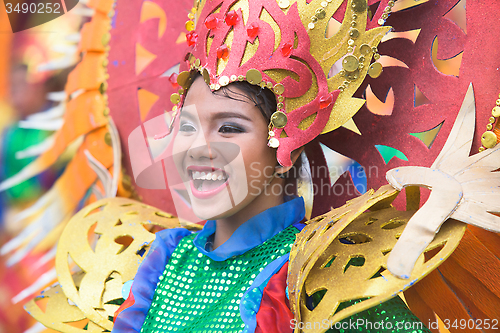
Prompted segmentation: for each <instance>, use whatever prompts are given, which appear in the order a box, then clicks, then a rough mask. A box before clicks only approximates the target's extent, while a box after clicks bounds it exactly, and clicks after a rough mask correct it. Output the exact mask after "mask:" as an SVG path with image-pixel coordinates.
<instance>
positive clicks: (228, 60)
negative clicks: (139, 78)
mask: <svg viewBox="0 0 500 333" xmlns="http://www.w3.org/2000/svg"><path fill="white" fill-rule="evenodd" d="M342 5H343V6H342ZM393 5H394V2H393V1H382V3H381V4H380V5H379V7H378V10H377V12H376V13H374V14H373V15H370V16H371V17H372V19H371V20H369V18H368V14H367V12H368V11H369V7H368V6H367V3H366V1H360V0H350V1H347V3H346V2H344V1H341V0H328V1H327V0H313V1H310V2H309V3H308V2H307V1H306V0H298V1H289V0H281V1H278V2H276V1H274V0H258V1H244V0H241V1H222V0H217V1H202V2H201V3H199V4H198V5H197V6H196V7H195V8H194V9H193V12H194V13H195V22H196V23H194V22H191V21H188V23H187V24H186V27H187V28H188V30H191V31H190V32H189V34H188V35H187V41H188V44H189V45H191V49H190V50H189V51H188V54H187V56H186V60H187V66H188V69H189V70H198V71H199V72H200V73H201V74H202V75H203V78H204V80H205V82H206V83H207V84H208V85H209V86H210V89H212V90H218V89H220V87H222V86H226V85H228V84H229V83H231V82H235V81H243V80H246V81H248V82H249V83H251V84H254V85H259V86H260V87H262V88H269V89H271V90H272V91H273V92H274V93H275V94H276V96H277V102H278V104H277V111H276V112H275V113H274V114H273V115H272V117H271V123H270V124H269V128H270V131H269V146H270V147H273V148H277V158H278V161H279V163H280V164H281V165H284V166H290V165H291V164H292V162H291V159H290V153H291V151H292V150H294V149H297V148H299V147H301V146H303V145H305V144H306V143H308V142H310V141H311V140H313V139H314V138H315V137H317V136H318V135H319V134H321V133H326V132H329V131H332V130H334V129H336V128H338V127H340V126H342V125H344V124H345V123H347V122H348V121H349V119H351V117H352V116H353V115H354V114H355V113H356V112H357V111H358V110H359V108H360V107H361V106H362V105H363V103H364V100H360V99H356V98H353V97H352V95H353V94H354V92H355V91H356V90H357V89H358V87H359V86H360V85H361V83H362V82H363V79H364V78H365V76H366V75H367V73H368V72H371V74H372V75H374V76H378V75H379V74H380V72H381V69H382V66H381V65H380V64H378V63H375V64H372V58H375V59H378V57H379V55H378V54H377V45H378V44H379V42H380V41H381V39H382V37H383V36H384V35H385V34H386V33H387V32H388V30H389V28H387V27H379V26H378V25H379V24H383V23H384V22H385V20H384V19H386V18H387V17H388V14H389V13H390V11H391V8H392V6H393ZM341 7H342V8H341ZM335 13H336V15H337V16H339V17H342V19H341V22H342V23H341V25H340V28H339V29H338V31H337V32H335V33H334V34H333V35H332V36H327V34H328V31H327V30H328V27H329V22H330V18H331V17H332V16H333V15H334V14H335ZM335 69H337V70H335ZM177 82H178V83H179V84H180V85H181V86H182V88H181V90H180V91H179V94H177V93H176V94H173V95H172V102H173V103H179V102H181V98H180V96H179V95H183V94H185V92H186V90H187V88H188V87H189V84H190V80H189V74H188V72H182V73H180V74H179V76H178V77H177Z"/></svg>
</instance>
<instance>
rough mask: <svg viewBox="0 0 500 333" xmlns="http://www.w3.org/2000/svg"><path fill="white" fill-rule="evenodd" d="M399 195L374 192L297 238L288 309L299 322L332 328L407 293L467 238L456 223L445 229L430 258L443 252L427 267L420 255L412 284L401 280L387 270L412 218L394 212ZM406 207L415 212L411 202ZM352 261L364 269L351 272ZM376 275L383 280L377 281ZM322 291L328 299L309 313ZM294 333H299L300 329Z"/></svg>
mask: <svg viewBox="0 0 500 333" xmlns="http://www.w3.org/2000/svg"><path fill="white" fill-rule="evenodd" d="M398 193H399V192H398V191H397V190H395V189H394V188H393V187H392V186H390V185H386V186H383V187H381V188H380V189H379V190H378V191H376V192H375V191H373V190H370V191H368V192H367V193H365V194H364V195H362V196H360V197H358V198H356V199H353V200H351V201H349V202H347V203H346V204H345V205H344V206H342V207H340V208H337V209H334V210H332V211H330V212H329V213H327V214H324V215H322V216H318V217H316V218H315V219H313V220H311V221H309V222H308V225H307V226H306V227H305V228H304V229H303V230H302V231H301V232H300V234H298V235H297V240H296V242H295V243H294V245H293V247H292V250H291V252H290V265H289V270H288V290H289V293H290V306H291V310H292V312H293V313H294V318H295V320H297V322H311V323H312V322H323V321H324V320H327V321H328V322H329V323H330V324H334V323H336V322H338V321H340V320H342V319H345V318H347V317H350V316H351V315H353V314H355V313H358V312H361V311H363V310H366V309H368V308H371V307H373V306H375V305H377V304H380V303H381V302H384V301H386V300H389V299H391V298H393V297H395V296H396V295H397V294H398V293H400V292H402V291H404V290H406V289H407V288H409V287H410V286H412V285H413V284H414V283H416V282H417V281H419V280H421V279H422V278H424V277H425V276H426V275H427V274H428V273H430V272H431V271H432V270H434V269H435V268H437V267H438V266H439V265H440V264H441V263H442V262H443V261H444V259H446V258H447V257H448V256H449V255H451V253H452V252H453V250H454V249H455V248H456V246H458V244H459V242H460V240H461V238H462V236H463V233H464V232H465V224H463V223H461V222H458V221H456V220H453V219H449V220H448V221H447V222H446V223H445V224H444V225H443V227H442V228H441V230H440V231H439V233H438V234H437V235H436V237H435V239H434V240H433V241H432V243H430V244H429V246H428V247H427V249H426V252H427V251H430V250H433V249H439V248H440V247H442V248H441V249H440V250H439V252H438V253H437V254H435V255H434V256H433V257H432V258H430V259H429V260H428V261H425V260H424V255H423V254H422V255H421V256H420V257H419V259H418V260H417V263H416V265H415V268H414V269H413V271H412V274H411V276H410V278H409V279H399V278H397V277H395V276H393V275H392V274H390V273H389V271H388V270H386V269H387V266H386V264H387V254H388V252H390V250H391V249H392V248H393V246H394V245H395V243H396V241H397V239H398V237H399V235H400V234H401V233H402V231H403V229H404V227H405V223H406V222H407V221H408V220H409V219H410V217H411V216H412V215H413V213H414V211H407V212H404V211H403V212H401V211H397V210H395V209H394V208H393V207H392V206H391V203H392V201H393V200H394V199H395V198H396V196H397V195H398ZM410 200H411V198H410ZM407 206H408V207H410V208H416V207H414V206H415V205H414V204H412V203H411V202H407ZM367 210H369V212H366V211H367ZM340 239H344V240H347V241H348V242H347V243H351V244H346V242H345V241H344V242H341V241H340ZM352 258H363V259H364V260H365V261H364V264H363V265H362V266H361V267H354V266H351V267H347V266H348V263H349V261H350V260H351V259H352ZM377 272H381V276H379V277H377ZM318 291H326V293H325V295H324V297H323V298H322V300H321V301H320V303H319V304H318V305H317V306H316V307H315V308H314V309H313V310H309V309H308V308H307V306H306V300H307V298H308V297H311V296H312V295H313V294H314V293H315V292H318ZM365 298H367V299H365ZM360 299H365V300H363V301H361V302H359V303H356V304H354V305H351V306H349V307H347V308H345V309H343V310H341V311H339V312H338V313H335V311H336V309H337V308H338V306H339V305H340V304H341V303H342V302H345V301H350V300H360ZM329 326H330V325H329ZM326 330H327V328H326V327H313V328H302V332H304V333H322V332H325V331H326ZM295 332H296V333H298V332H299V329H298V327H297V328H296V330H295Z"/></svg>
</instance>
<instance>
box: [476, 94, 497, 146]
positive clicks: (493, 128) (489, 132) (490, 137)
mask: <svg viewBox="0 0 500 333" xmlns="http://www.w3.org/2000/svg"><path fill="white" fill-rule="evenodd" d="M498 117H500V94H499V95H498V99H497V101H496V105H495V107H494V108H493V110H491V117H490V119H489V122H488V125H486V132H484V133H483V135H482V136H481V144H482V146H481V147H480V148H479V151H480V152H482V151H483V150H485V149H488V148H493V147H495V146H496V145H497V143H498V142H500V122H498V121H497V120H498ZM495 123H496V125H495Z"/></svg>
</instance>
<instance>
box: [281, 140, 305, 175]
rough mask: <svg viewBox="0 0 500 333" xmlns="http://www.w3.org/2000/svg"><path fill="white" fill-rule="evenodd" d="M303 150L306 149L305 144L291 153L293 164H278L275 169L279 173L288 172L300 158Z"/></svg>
mask: <svg viewBox="0 0 500 333" xmlns="http://www.w3.org/2000/svg"><path fill="white" fill-rule="evenodd" d="M302 151H304V147H303V146H302V147H300V148H297V149H295V150H294V151H292V153H291V155H290V158H291V159H292V165H290V166H288V167H284V166H281V165H278V166H276V168H274V171H275V172H276V173H279V174H284V173H287V172H288V171H289V170H290V169H291V168H292V167H293V165H294V164H295V162H296V161H297V159H298V158H299V156H300V154H301V153H302Z"/></svg>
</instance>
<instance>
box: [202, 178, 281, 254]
mask: <svg viewBox="0 0 500 333" xmlns="http://www.w3.org/2000/svg"><path fill="white" fill-rule="evenodd" d="M275 182H276V183H282V182H283V179H274V180H273V181H272V182H271V184H269V185H268V186H269V187H271V186H274V184H275ZM281 185H283V184H281ZM269 192H270V193H269V194H267V195H259V196H257V197H255V198H254V200H252V201H251V202H249V203H248V204H247V205H246V206H245V207H243V208H241V209H240V210H239V211H238V212H237V213H235V214H233V215H231V216H229V217H227V218H221V219H217V220H216V229H215V235H214V244H213V248H212V250H215V249H216V248H218V247H219V246H221V245H222V244H224V243H225V242H226V241H227V240H228V239H229V238H230V237H231V236H232V235H233V233H234V232H235V231H236V229H238V228H239V227H240V226H241V225H242V224H243V223H245V222H246V221H248V220H249V219H251V218H252V217H254V216H255V215H257V214H260V213H262V212H263V211H265V210H267V209H269V208H272V207H275V206H278V205H281V204H282V203H283V202H284V200H283V194H282V193H279V194H278V195H276V194H273V193H272V192H273V191H269Z"/></svg>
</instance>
